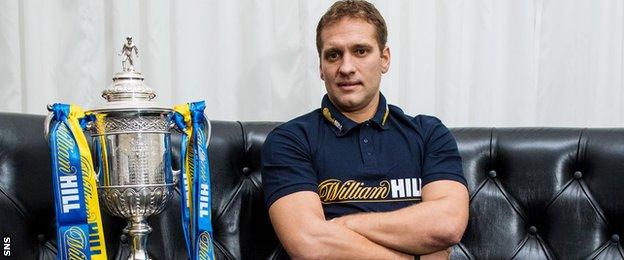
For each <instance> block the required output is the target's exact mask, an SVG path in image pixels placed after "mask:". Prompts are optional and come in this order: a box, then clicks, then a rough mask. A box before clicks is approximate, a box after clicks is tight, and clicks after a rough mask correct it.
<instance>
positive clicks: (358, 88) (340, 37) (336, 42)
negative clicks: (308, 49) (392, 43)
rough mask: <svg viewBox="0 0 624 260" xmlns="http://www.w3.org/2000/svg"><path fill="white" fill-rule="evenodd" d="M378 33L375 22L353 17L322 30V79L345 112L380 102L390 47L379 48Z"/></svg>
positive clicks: (333, 101) (329, 93)
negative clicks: (380, 92) (381, 84)
mask: <svg viewBox="0 0 624 260" xmlns="http://www.w3.org/2000/svg"><path fill="white" fill-rule="evenodd" d="M375 32H376V31H375V26H374V25H372V24H370V23H368V22H366V21H365V20H362V19H354V18H343V19H342V20H340V21H338V22H336V23H334V24H332V25H330V26H328V27H326V28H324V29H323V30H322V31H321V40H322V43H323V46H322V49H321V57H320V59H321V64H320V72H321V79H322V80H323V81H325V88H326V89H327V94H328V96H329V99H330V100H331V101H332V103H334V105H336V106H337V107H338V108H339V109H340V110H342V111H344V112H356V111H360V110H363V109H366V108H368V107H370V106H371V104H376V102H377V101H378V98H379V83H380V81H381V74H383V73H386V72H387V71H388V68H389V66H390V50H389V48H388V47H387V46H386V47H385V48H384V49H383V50H380V49H379V44H378V43H377V40H376V37H375ZM375 98H377V99H375Z"/></svg>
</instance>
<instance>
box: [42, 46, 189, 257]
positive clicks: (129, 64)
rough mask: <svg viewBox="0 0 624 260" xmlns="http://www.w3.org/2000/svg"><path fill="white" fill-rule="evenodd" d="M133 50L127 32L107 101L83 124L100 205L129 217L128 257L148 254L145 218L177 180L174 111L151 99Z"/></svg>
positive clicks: (166, 198) (164, 202)
mask: <svg viewBox="0 0 624 260" xmlns="http://www.w3.org/2000/svg"><path fill="white" fill-rule="evenodd" d="M133 52H134V54H135V55H137V56H138V49H137V48H136V46H135V45H134V44H133V43H132V37H127V38H126V42H125V43H124V45H123V47H122V50H121V53H120V54H119V55H123V60H122V72H118V73H116V74H115V76H114V77H113V83H112V85H111V86H110V87H109V88H108V89H106V90H104V91H103V92H102V97H103V98H105V99H106V101H107V102H105V104H104V105H102V106H101V107H99V108H96V109H93V110H90V111H87V113H92V114H93V115H94V116H95V121H92V122H90V123H89V125H88V126H87V129H88V130H89V131H90V132H91V134H92V137H93V146H92V149H94V150H95V154H96V158H95V159H94V160H93V161H94V164H95V165H94V166H95V168H96V174H97V176H98V177H97V180H98V181H97V185H98V195H99V200H100V205H104V206H103V208H104V209H105V211H107V212H108V213H109V214H111V215H113V216H118V217H122V218H125V219H126V220H127V221H128V225H127V226H126V227H125V228H124V233H126V234H128V235H129V236H130V238H131V239H130V244H131V253H130V256H129V259H150V256H149V255H148V253H147V238H148V235H149V233H150V232H151V231H152V229H151V228H150V226H149V225H148V223H147V218H148V217H149V216H151V215H155V214H158V213H160V212H162V211H163V209H164V208H165V206H166V205H167V202H168V201H169V199H170V198H171V197H172V193H173V191H174V185H175V184H176V183H177V181H176V180H177V176H174V175H177V174H178V173H177V172H173V171H172V169H171V147H170V133H171V131H172V129H173V126H174V124H173V122H172V114H173V110H172V109H170V108H166V107H162V106H159V105H157V103H156V102H155V101H154V98H155V97H156V93H155V92H154V90H152V89H151V88H149V87H148V86H146V85H145V83H144V82H143V80H144V77H143V75H142V74H141V73H139V72H137V71H135V70H134V60H133V55H132V54H133ZM49 118H50V117H49ZM48 120H49V119H48ZM48 126H49V121H48V122H46V128H47V127H48ZM46 132H48V131H47V129H46ZM46 136H47V134H46Z"/></svg>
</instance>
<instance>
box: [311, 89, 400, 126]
mask: <svg viewBox="0 0 624 260" xmlns="http://www.w3.org/2000/svg"><path fill="white" fill-rule="evenodd" d="M321 113H322V115H323V117H324V118H325V121H326V122H328V123H329V124H330V125H331V129H332V130H333V131H334V133H336V135H337V136H344V135H345V134H347V133H348V132H349V131H350V130H351V129H353V128H354V127H355V126H357V125H358V124H357V123H356V122H354V121H353V120H351V119H349V118H348V117H346V116H345V115H343V114H342V113H341V112H340V110H338V108H336V106H334V104H333V103H332V102H331V100H329V97H328V96H327V94H325V96H323V101H322V102H321ZM389 113H390V110H389V108H388V104H387V103H386V98H385V97H384V96H383V94H381V93H379V105H378V106H377V111H376V112H375V115H374V116H373V118H371V120H369V121H371V122H373V123H374V124H376V125H377V126H379V127H380V128H381V129H383V130H387V129H388V126H387V125H386V121H387V119H388V114H389Z"/></svg>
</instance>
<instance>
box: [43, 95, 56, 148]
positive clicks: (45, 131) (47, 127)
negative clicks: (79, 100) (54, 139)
mask: <svg viewBox="0 0 624 260" xmlns="http://www.w3.org/2000/svg"><path fill="white" fill-rule="evenodd" d="M48 110H52V105H51V104H48ZM53 116H54V114H53V113H52V112H50V113H48V115H47V116H46V118H45V120H44V121H43V136H44V138H45V140H46V143H50V123H52V117H53Z"/></svg>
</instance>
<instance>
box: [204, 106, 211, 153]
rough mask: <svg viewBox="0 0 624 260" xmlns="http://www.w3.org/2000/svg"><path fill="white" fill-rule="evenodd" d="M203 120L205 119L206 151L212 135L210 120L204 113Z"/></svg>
mask: <svg viewBox="0 0 624 260" xmlns="http://www.w3.org/2000/svg"><path fill="white" fill-rule="evenodd" d="M204 119H206V128H208V129H206V149H208V146H209V145H210V137H211V135H212V125H211V124H210V119H208V115H206V113H204Z"/></svg>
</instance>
